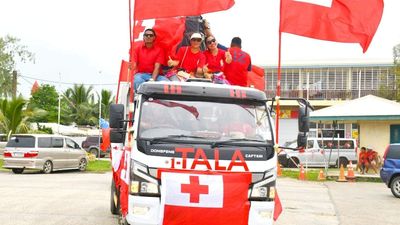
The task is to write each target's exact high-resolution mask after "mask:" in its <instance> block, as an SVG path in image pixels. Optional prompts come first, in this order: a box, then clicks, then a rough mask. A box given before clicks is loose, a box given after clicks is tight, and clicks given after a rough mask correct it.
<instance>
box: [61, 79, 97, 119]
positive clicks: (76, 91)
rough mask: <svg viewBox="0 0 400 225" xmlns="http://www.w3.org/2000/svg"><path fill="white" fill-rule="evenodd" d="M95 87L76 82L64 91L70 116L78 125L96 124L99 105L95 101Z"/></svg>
mask: <svg viewBox="0 0 400 225" xmlns="http://www.w3.org/2000/svg"><path fill="white" fill-rule="evenodd" d="M92 91H93V87H92V86H90V87H88V88H86V87H85V86H84V85H83V84H80V85H78V84H74V86H73V87H72V88H68V89H67V90H66V91H65V92H64V100H65V101H67V104H68V105H69V107H70V116H71V118H72V120H73V121H74V122H75V123H76V124H78V125H96V124H97V123H98V118H97V117H96V112H98V107H96V104H95V103H94V96H93V93H92Z"/></svg>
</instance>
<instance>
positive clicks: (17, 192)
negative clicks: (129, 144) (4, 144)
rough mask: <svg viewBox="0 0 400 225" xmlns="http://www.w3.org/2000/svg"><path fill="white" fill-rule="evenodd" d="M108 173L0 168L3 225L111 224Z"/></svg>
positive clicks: (113, 222)
mask: <svg viewBox="0 0 400 225" xmlns="http://www.w3.org/2000/svg"><path fill="white" fill-rule="evenodd" d="M110 181H111V173H106V174H93V173H80V172H77V171H73V172H72V171H71V172H56V173H52V174H41V173H33V174H21V175H16V174H12V173H11V172H0V224H2V225H32V224H41V225H50V224H51V225H53V224H54V225H56V224H57V225H86V224H87V225H89V224H99V225H111V224H117V219H116V218H115V217H114V216H112V214H111V213H110V211H109V202H110V201H109V199H110Z"/></svg>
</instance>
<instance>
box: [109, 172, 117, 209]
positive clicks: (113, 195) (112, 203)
mask: <svg viewBox="0 0 400 225" xmlns="http://www.w3.org/2000/svg"><path fill="white" fill-rule="evenodd" d="M110 210H111V213H112V214H114V215H118V214H119V191H118V190H117V187H116V186H115V183H114V179H112V182H111V196H110Z"/></svg>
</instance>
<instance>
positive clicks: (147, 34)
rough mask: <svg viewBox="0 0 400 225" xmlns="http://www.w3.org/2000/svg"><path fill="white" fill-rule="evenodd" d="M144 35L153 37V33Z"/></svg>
mask: <svg viewBox="0 0 400 225" xmlns="http://www.w3.org/2000/svg"><path fill="white" fill-rule="evenodd" d="M143 36H145V37H154V34H144V35H143Z"/></svg>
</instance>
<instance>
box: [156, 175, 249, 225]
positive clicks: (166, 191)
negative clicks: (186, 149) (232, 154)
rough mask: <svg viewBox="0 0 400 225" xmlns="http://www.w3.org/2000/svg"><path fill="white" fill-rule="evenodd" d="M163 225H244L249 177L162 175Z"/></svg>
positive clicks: (245, 222)
mask: <svg viewBox="0 0 400 225" xmlns="http://www.w3.org/2000/svg"><path fill="white" fill-rule="evenodd" d="M161 183H162V184H163V186H162V190H161V196H162V199H161V202H162V204H163V206H164V219H163V225H178V224H179V225H181V224H191V225H204V224H207V225H217V224H218V225H247V224H248V218H249V210H250V203H249V201H248V196H247V194H248V188H249V184H250V183H251V173H217V172H212V171H202V172H195V171H190V173H186V172H182V173H176V172H162V174H161Z"/></svg>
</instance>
